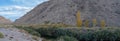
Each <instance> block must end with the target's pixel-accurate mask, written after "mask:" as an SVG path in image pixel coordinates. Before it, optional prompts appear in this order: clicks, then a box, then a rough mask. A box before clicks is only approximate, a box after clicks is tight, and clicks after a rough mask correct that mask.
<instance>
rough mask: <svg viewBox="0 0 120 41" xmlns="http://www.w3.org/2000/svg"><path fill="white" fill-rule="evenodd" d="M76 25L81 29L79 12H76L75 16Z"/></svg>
mask: <svg viewBox="0 0 120 41" xmlns="http://www.w3.org/2000/svg"><path fill="white" fill-rule="evenodd" d="M76 20H77V21H76V23H77V27H81V26H82V20H81V17H80V11H78V12H77V14H76Z"/></svg>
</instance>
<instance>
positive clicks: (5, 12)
mask: <svg viewBox="0 0 120 41" xmlns="http://www.w3.org/2000/svg"><path fill="white" fill-rule="evenodd" d="M31 9H32V7H24V6H17V5H12V6H4V7H0V15H2V16H5V17H6V18H9V19H11V20H13V21H14V20H15V19H17V18H19V17H21V16H23V15H24V14H26V12H28V11H30V10H31Z"/></svg>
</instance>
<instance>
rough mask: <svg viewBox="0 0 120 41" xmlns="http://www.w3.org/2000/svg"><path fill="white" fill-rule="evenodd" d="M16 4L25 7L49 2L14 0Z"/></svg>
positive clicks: (42, 0)
mask: <svg viewBox="0 0 120 41" xmlns="http://www.w3.org/2000/svg"><path fill="white" fill-rule="evenodd" d="M12 1H13V2H14V3H16V4H20V5H24V6H36V5H37V4H40V3H42V2H44V1H48V0H12Z"/></svg>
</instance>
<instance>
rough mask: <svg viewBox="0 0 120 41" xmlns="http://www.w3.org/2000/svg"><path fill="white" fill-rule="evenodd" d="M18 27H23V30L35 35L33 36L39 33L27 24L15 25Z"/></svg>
mask: <svg viewBox="0 0 120 41" xmlns="http://www.w3.org/2000/svg"><path fill="white" fill-rule="evenodd" d="M15 27H16V28H18V29H23V30H25V31H27V32H28V33H30V34H32V35H35V36H40V34H39V33H38V32H37V31H36V30H35V28H33V27H31V26H28V27H24V26H15Z"/></svg>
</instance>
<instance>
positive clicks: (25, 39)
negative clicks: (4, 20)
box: [0, 28, 42, 41]
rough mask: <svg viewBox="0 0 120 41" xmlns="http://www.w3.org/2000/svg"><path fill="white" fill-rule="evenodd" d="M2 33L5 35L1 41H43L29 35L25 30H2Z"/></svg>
mask: <svg viewBox="0 0 120 41" xmlns="http://www.w3.org/2000/svg"><path fill="white" fill-rule="evenodd" d="M0 32H1V33H2V34H3V35H4V38H0V41H42V39H41V38H38V37H37V39H35V38H36V37H34V36H32V35H30V34H28V33H27V32H25V31H24V30H19V29H16V28H0Z"/></svg>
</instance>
